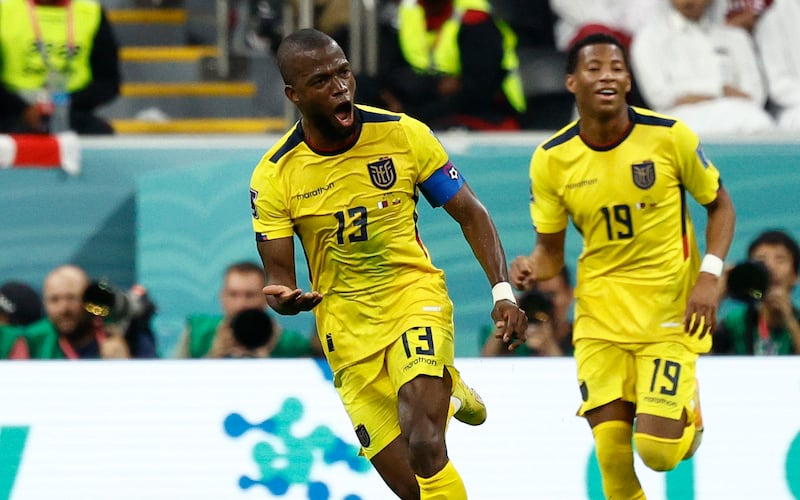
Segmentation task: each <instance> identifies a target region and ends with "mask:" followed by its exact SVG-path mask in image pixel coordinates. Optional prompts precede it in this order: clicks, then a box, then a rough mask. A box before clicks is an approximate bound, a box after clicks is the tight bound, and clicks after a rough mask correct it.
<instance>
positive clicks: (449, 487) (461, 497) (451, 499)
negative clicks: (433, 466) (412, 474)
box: [417, 461, 467, 500]
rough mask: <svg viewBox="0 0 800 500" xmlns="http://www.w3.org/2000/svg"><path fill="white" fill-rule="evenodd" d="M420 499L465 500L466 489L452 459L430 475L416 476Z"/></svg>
mask: <svg viewBox="0 0 800 500" xmlns="http://www.w3.org/2000/svg"><path fill="white" fill-rule="evenodd" d="M417 482H418V483H419V498H420V500H466V498H467V489H466V488H465V487H464V481H462V480H461V476H460V475H459V474H458V471H457V470H456V468H455V467H454V466H453V462H452V461H448V462H447V464H446V465H445V466H444V467H442V470H440V471H439V472H437V473H436V474H434V475H433V476H431V477H427V478H426V477H420V476H417Z"/></svg>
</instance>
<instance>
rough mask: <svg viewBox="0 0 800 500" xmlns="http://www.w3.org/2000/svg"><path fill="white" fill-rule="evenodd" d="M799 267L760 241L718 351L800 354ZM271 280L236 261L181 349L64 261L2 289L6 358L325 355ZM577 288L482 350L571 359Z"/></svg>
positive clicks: (557, 280)
mask: <svg viewBox="0 0 800 500" xmlns="http://www.w3.org/2000/svg"><path fill="white" fill-rule="evenodd" d="M798 272H800V247H798V243H797V240H796V239H795V237H794V236H793V235H791V234H790V233H789V232H787V231H784V230H778V229H769V230H765V231H763V232H762V233H760V234H759V235H758V236H757V237H756V238H754V239H753V241H751V242H750V243H749V246H748V249H747V253H746V255H743V256H741V258H740V259H739V260H732V262H731V263H730V264H729V265H728V267H727V269H726V271H725V273H724V275H723V276H724V279H722V280H721V286H720V290H719V301H720V303H721V311H722V312H723V314H722V315H721V319H720V321H719V324H718V325H717V327H716V328H715V331H714V334H713V338H714V343H713V348H712V354H715V355H759V356H760V355H790V354H800V306H798V304H796V303H794V302H793V298H792V297H793V293H794V290H795V286H796V285H797V281H798ZM264 284H265V279H264V272H263V269H262V268H261V266H260V264H257V263H255V262H250V261H242V262H234V263H231V264H230V265H229V266H228V267H227V268H226V269H225V271H224V273H223V276H222V280H221V283H220V289H219V295H218V298H219V312H213V311H212V312H209V311H204V312H198V313H193V314H189V315H188V316H187V318H186V324H185V330H184V333H183V336H182V339H181V342H180V344H179V346H178V348H177V349H176V351H175V352H174V353H160V352H159V349H158V338H159V335H158V332H156V331H154V330H153V328H152V325H151V323H152V321H151V320H152V318H153V315H155V314H157V310H158V308H157V303H156V302H157V301H156V300H155V299H154V298H151V297H149V296H148V294H147V291H146V290H145V289H144V288H143V287H141V286H138V285H135V286H133V287H131V288H130V289H129V290H121V289H117V288H115V287H114V286H113V285H111V284H109V283H106V282H103V281H95V280H92V279H90V277H89V276H88V275H87V273H86V272H85V271H84V270H83V269H81V268H80V267H78V266H75V265H71V264H65V265H62V266H58V267H57V268H55V269H53V270H52V271H51V272H50V273H48V275H47V277H46V278H45V279H44V282H43V283H42V285H41V292H39V288H38V287H37V286H36V285H35V284H28V283H24V282H21V281H14V280H12V281H7V282H6V283H4V284H2V285H1V286H0V359H97V358H101V359H134V358H135V359H148V358H164V357H169V358H181V359H197V358H212V359H225V358H228V359H230V358H234V359H241V358H300V357H322V356H323V355H324V354H323V350H322V348H321V345H320V341H319V338H318V336H317V334H316V331H315V329H314V328H313V327H311V328H310V329H309V331H305V332H300V331H294V330H289V329H284V328H283V327H282V326H281V324H280V320H279V318H278V315H277V314H275V313H274V312H273V311H271V310H270V309H269V306H268V305H267V301H266V298H265V296H264V294H263V293H262V288H263V287H264ZM573 289H574V284H573V282H572V273H571V272H570V270H569V268H567V267H565V268H564V269H562V271H561V273H559V274H558V275H557V276H556V277H554V278H551V279H549V280H546V281H541V282H536V283H533V284H532V285H531V286H530V287H529V288H528V289H526V290H524V291H523V292H520V293H519V296H518V302H519V306H520V308H521V309H522V310H524V311H525V313H526V315H527V317H528V320H529V323H528V332H527V337H528V338H527V341H526V342H525V343H524V344H523V345H522V346H520V347H519V348H517V349H516V350H514V351H510V350H509V349H508V347H509V346H508V344H506V343H504V342H503V341H502V340H500V339H498V338H496V337H495V335H494V334H495V333H496V332H495V330H494V327H493V326H490V325H487V326H485V327H483V328H482V329H481V330H480V332H478V340H479V344H480V345H479V346H477V347H478V350H479V355H480V356H571V355H572V352H573V349H572V310H573V307H574V301H575V297H574V294H573ZM457 335H458V332H457Z"/></svg>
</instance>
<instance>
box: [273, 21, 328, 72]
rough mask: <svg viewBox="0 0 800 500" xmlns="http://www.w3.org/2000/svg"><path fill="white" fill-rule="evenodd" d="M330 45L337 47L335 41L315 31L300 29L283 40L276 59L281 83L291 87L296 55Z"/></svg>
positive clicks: (295, 70) (296, 67) (295, 68)
mask: <svg viewBox="0 0 800 500" xmlns="http://www.w3.org/2000/svg"><path fill="white" fill-rule="evenodd" d="M331 44H334V45H337V46H338V44H337V43H336V41H335V40H334V39H333V38H331V37H330V36H328V35H326V34H325V33H323V32H321V31H318V30H315V29H311V28H308V29H302V30H298V31H295V32H294V33H292V34H290V35H289V36H287V37H286V38H284V39H283V41H282V42H281V44H280V46H279V47H278V52H277V54H276V57H277V59H278V69H279V70H280V72H281V77H283V83H285V84H286V85H292V84H293V83H294V80H295V78H296V76H297V71H298V65H297V64H296V63H297V62H298V55H299V54H301V53H303V52H310V51H313V50H318V49H323V48H325V47H327V46H329V45H331Z"/></svg>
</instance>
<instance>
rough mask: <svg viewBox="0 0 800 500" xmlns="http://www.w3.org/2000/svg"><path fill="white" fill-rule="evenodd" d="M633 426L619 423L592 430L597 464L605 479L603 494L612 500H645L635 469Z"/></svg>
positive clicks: (610, 423)
mask: <svg viewBox="0 0 800 500" xmlns="http://www.w3.org/2000/svg"><path fill="white" fill-rule="evenodd" d="M632 433H633V428H632V426H631V424H629V423H627V422H622V421H619V420H611V421H608V422H603V423H601V424H598V425H596V426H594V427H593V428H592V434H594V441H595V447H596V450H597V451H596V452H597V463H598V465H599V466H600V474H601V475H602V477H603V493H604V494H605V496H606V498H607V499H609V500H612V499H613V500H644V499H645V495H644V491H643V490H642V486H641V484H639V479H638V478H637V477H636V471H635V470H634V468H633V446H632V444H631V434H632Z"/></svg>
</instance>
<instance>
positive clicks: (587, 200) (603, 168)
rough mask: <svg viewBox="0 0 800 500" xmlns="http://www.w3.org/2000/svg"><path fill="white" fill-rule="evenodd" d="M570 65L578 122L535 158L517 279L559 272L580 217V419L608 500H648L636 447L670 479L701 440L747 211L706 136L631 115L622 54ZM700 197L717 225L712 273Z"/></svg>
mask: <svg viewBox="0 0 800 500" xmlns="http://www.w3.org/2000/svg"><path fill="white" fill-rule="evenodd" d="M567 57H568V59H567V76H566V86H567V89H569V91H570V92H572V93H573V94H574V95H575V102H576V105H577V110H578V114H579V120H577V121H576V122H573V123H570V124H569V125H567V126H566V127H564V128H563V129H561V130H560V131H558V132H557V133H556V134H555V135H554V136H552V137H551V138H549V139H548V140H547V141H545V142H544V143H542V144H541V145H539V147H537V148H536V151H535V152H534V154H533V157H532V159H531V166H530V177H531V194H532V196H531V206H530V207H531V217H532V219H533V223H534V226H535V229H536V244H535V246H534V248H533V252H532V253H531V255H530V256H520V257H517V258H515V259H514V261H513V262H512V265H511V279H512V283H513V284H515V285H516V286H517V287H519V288H524V287H527V286H529V285H530V284H531V283H532V282H534V281H536V280H544V279H548V278H551V277H553V276H555V275H556V274H557V273H558V272H559V270H560V269H561V267H562V266H563V265H564V241H565V229H566V226H567V220H568V217H572V221H573V223H574V224H575V226H576V227H577V228H578V230H579V231H580V233H581V235H582V237H583V252H582V254H581V256H580V258H579V259H578V279H577V288H576V290H575V297H576V309H575V315H574V316H575V321H574V331H573V339H574V340H573V342H574V345H575V361H576V363H577V370H578V384H579V387H580V393H581V396H582V399H583V402H582V404H581V406H580V409H579V412H578V414H579V415H581V416H584V417H585V418H586V419H587V421H588V423H589V425H590V426H591V428H592V433H593V435H594V440H595V444H596V450H597V459H598V462H599V465H600V471H601V474H602V477H603V490H604V492H605V495H606V496H607V497H608V498H615V499H616V498H619V499H642V498H645V496H644V492H643V491H642V488H641V485H640V483H639V480H638V479H637V477H636V473H635V471H634V467H633V450H632V444H631V441H633V442H635V444H636V450H637V452H638V454H639V456H640V457H641V458H642V461H643V462H644V463H645V464H646V465H647V466H648V467H650V468H652V469H654V470H658V471H667V470H671V469H673V468H674V467H675V466H677V465H678V463H680V461H681V460H684V459H686V458H689V457H690V456H692V455H693V453H694V452H695V450H696V448H697V446H698V445H699V442H700V437H701V436H702V420H701V418H700V407H699V401H698V399H697V398H698V394H697V379H696V377H695V363H696V360H697V356H698V354H700V353H704V352H708V350H709V349H710V347H711V335H710V331H711V329H712V328H713V327H714V325H715V324H716V315H717V306H718V296H719V293H718V280H719V277H720V274H721V273H722V269H723V260H724V259H725V256H726V255H727V252H728V249H729V247H730V243H731V240H732V238H733V230H734V219H735V214H734V208H733V203H732V202H731V199H730V197H729V195H728V193H727V192H726V190H725V188H724V187H723V186H722V184H721V181H720V176H719V172H718V171H717V169H716V168H715V167H714V165H712V164H711V162H710V161H709V160H708V159H707V158H706V157H705V155H704V154H703V150H702V148H701V146H700V141H699V139H698V137H697V135H696V134H695V133H694V132H692V131H691V130H690V129H689V128H688V127H686V126H685V125H684V124H683V123H682V122H680V121H678V120H675V119H673V118H670V117H667V116H662V115H659V114H656V113H654V112H652V111H649V110H646V109H641V108H636V107H630V106H628V105H627V104H626V101H625V94H626V93H627V92H628V91H629V90H630V88H631V76H630V72H629V67H628V61H627V58H626V54H625V51H624V49H623V47H622V46H621V45H620V43H619V41H617V40H616V39H615V38H613V37H611V36H609V35H600V34H598V35H590V36H588V37H586V38H584V39H582V40H580V41H579V42H577V43H576V44H575V45H574V46H573V47H572V48H571V49H570V51H569V53H568V56H567ZM687 192H688V193H689V194H691V195H692V197H694V198H695V200H697V202H698V203H700V204H701V205H703V206H704V207H705V209H706V212H707V217H708V221H707V229H706V241H705V247H706V255H705V257H703V259H702V263H701V259H700V257H699V252H698V249H697V242H696V240H695V235H694V229H693V227H692V222H691V220H690V218H689V211H688V208H687V204H686V203H687V199H686V193H687ZM698 271H699V272H698ZM634 420H635V421H636V426H635V432H634V429H633V423H634Z"/></svg>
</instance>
